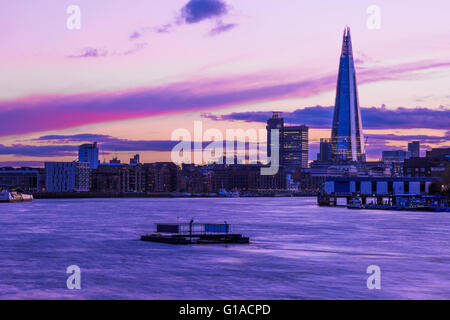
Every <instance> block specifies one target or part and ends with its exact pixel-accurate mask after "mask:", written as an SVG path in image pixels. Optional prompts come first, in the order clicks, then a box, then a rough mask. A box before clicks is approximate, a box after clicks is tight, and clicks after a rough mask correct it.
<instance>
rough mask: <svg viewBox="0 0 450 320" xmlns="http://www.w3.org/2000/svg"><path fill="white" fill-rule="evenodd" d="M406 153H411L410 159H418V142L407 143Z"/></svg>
mask: <svg viewBox="0 0 450 320" xmlns="http://www.w3.org/2000/svg"><path fill="white" fill-rule="evenodd" d="M408 151H409V152H410V153H411V158H419V157H420V141H413V142H410V143H408Z"/></svg>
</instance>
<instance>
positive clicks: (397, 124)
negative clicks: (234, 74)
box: [203, 106, 450, 130]
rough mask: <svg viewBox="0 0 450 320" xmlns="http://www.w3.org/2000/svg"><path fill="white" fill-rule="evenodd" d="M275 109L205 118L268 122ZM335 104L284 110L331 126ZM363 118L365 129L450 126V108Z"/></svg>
mask: <svg viewBox="0 0 450 320" xmlns="http://www.w3.org/2000/svg"><path fill="white" fill-rule="evenodd" d="M271 115H272V114H271V112H235V113H231V114H227V115H222V116H214V115H209V114H204V115H203V116H204V117H205V118H209V119H213V120H217V121H223V120H229V121H236V120H240V121H245V122H266V121H267V119H268V118H270V117H271ZM332 117H333V107H331V106H330V107H322V106H314V107H306V108H304V109H298V110H295V111H293V112H284V113H283V118H284V119H285V122H287V123H291V124H306V125H307V126H309V127H310V128H316V129H328V128H331V122H332ZM361 117H362V122H363V127H364V128H365V129H411V128H428V129H444V130H446V129H449V127H450V126H449V123H450V108H440V109H429V108H413V109H412V108H402V107H400V108H396V109H387V108H386V107H384V106H383V107H381V108H376V107H371V108H361Z"/></svg>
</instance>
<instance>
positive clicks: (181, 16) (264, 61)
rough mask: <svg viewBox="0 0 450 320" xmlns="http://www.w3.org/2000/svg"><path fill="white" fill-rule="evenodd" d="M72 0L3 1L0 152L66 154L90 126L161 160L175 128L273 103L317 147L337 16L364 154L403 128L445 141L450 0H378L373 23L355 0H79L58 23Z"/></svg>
mask: <svg viewBox="0 0 450 320" xmlns="http://www.w3.org/2000/svg"><path fill="white" fill-rule="evenodd" d="M72 4H75V3H74V2H72V1H56V0H52V1H50V0H41V1H39V2H32V3H30V1H25V0H17V1H9V2H2V4H1V5H0V6H1V10H0V37H1V38H2V50H1V51H0V69H1V70H2V77H0V165H1V164H2V163H3V164H11V163H14V162H16V163H17V164H20V163H25V162H28V163H33V161H38V162H39V161H42V157H48V158H49V159H52V160H55V159H58V160H70V159H73V157H74V150H76V145H77V144H78V143H82V142H85V141H92V140H93V139H94V138H95V137H97V140H99V141H100V143H101V145H102V144H103V149H104V150H105V153H106V154H107V157H110V154H109V153H108V150H109V151H111V150H110V149H111V145H108V141H105V139H104V137H105V136H107V137H110V139H116V140H117V141H122V142H123V141H127V142H129V143H130V147H127V148H118V151H117V152H118V155H119V157H121V158H122V159H123V160H127V159H128V158H129V157H130V155H131V154H132V153H134V152H140V153H141V154H142V156H141V158H143V160H144V161H147V162H149V161H156V160H168V159H167V154H168V153H167V151H166V149H170V145H171V144H170V143H169V142H170V141H169V140H170V137H171V133H172V131H173V130H175V129H177V128H187V129H191V128H192V126H193V121H194V120H202V121H204V126H205V127H209V128H218V129H220V130H223V131H224V130H225V129H226V128H243V129H248V128H256V129H259V128H264V123H263V121H264V119H265V118H266V117H267V115H269V114H270V111H272V110H277V111H284V112H285V117H286V119H288V120H289V121H292V122H301V123H305V124H306V125H308V126H310V127H311V130H310V136H311V143H312V150H313V151H312V152H311V154H310V158H311V159H315V154H314V153H315V152H314V148H315V145H317V142H318V140H319V139H320V138H321V137H328V136H329V127H330V126H331V117H330V114H331V108H330V107H328V106H332V105H333V103H334V95H335V86H336V76H337V68H338V63H339V53H340V45H341V39H342V31H343V29H344V27H345V25H350V27H351V28H352V38H353V46H354V52H355V56H356V63H357V78H358V84H359V95H360V103H361V106H362V107H363V109H362V116H363V126H364V128H365V133H366V135H367V136H369V143H368V146H367V149H368V154H369V156H370V157H371V158H372V159H375V158H377V157H379V156H380V151H381V150H383V149H399V148H405V147H406V144H407V142H408V141H409V139H413V138H414V137H417V139H419V138H420V140H422V141H423V142H424V145H425V146H426V147H427V148H430V147H437V146H448V145H449V142H448V139H447V138H448V131H449V130H450V126H449V125H448V123H450V122H449V120H450V119H449V113H450V87H449V85H448V84H449V83H450V40H449V39H450V37H449V36H450V24H449V23H448V12H449V11H450V4H449V3H448V1H439V0H431V1H428V2H423V1H409V2H407V3H406V2H403V3H402V4H400V3H399V1H388V0H380V1H378V2H377V5H378V6H379V8H380V10H381V11H380V12H381V25H380V26H381V28H380V29H377V30H371V29H369V28H368V27H367V20H368V18H369V14H368V13H367V12H366V11H367V8H368V7H369V6H370V5H372V4H373V3H372V2H369V1H360V0H359V1H356V0H344V1H339V2H338V1H331V0H327V1H321V2H320V3H317V2H311V1H291V0H280V1H268V0H258V1H256V0H255V1H237V0H236V1H235V0H190V1H189V0H164V1H163V0H154V1H146V0H134V1H133V2H129V1H124V0H118V1H114V2H111V1H102V0H97V1H95V2H93V1H88V0H78V1H76V4H77V5H78V6H79V8H80V10H81V28H80V29H79V30H69V29H68V28H67V26H66V22H67V19H68V18H69V14H67V13H66V9H67V7H68V6H69V5H72ZM312 106H324V107H312ZM80 134H87V136H85V137H86V140H85V141H81V140H79V139H78V140H73V139H66V140H43V139H39V138H40V137H42V136H49V135H63V136H78V137H80V136H79V135H80ZM389 134H390V135H389ZM102 137H103V138H102ZM109 142H111V141H109ZM131 145H133V146H134V148H135V149H133V150H130V148H131ZM142 149H143V150H142ZM116 150H117V149H116Z"/></svg>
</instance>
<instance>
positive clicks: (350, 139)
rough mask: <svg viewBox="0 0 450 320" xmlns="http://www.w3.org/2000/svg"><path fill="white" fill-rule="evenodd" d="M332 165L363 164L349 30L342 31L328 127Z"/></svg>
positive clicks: (361, 132)
mask: <svg viewBox="0 0 450 320" xmlns="http://www.w3.org/2000/svg"><path fill="white" fill-rule="evenodd" d="M331 141H332V151H333V160H334V161H365V160H366V157H365V148H364V137H363V128H362V122H361V111H360V107H359V101H358V89H357V83H356V73H355V64H354V61H353V49H352V40H351V35H350V28H349V27H347V28H346V29H345V31H344V38H343V42H342V52H341V58H340V64H339V75H338V82H337V89H336V103H335V107H334V115H333V126H332V134H331Z"/></svg>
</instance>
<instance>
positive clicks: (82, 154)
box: [78, 142, 99, 169]
mask: <svg viewBox="0 0 450 320" xmlns="http://www.w3.org/2000/svg"><path fill="white" fill-rule="evenodd" d="M78 161H80V162H87V163H89V167H90V168H91V169H97V168H98V164H99V162H98V147H97V142H94V143H92V144H90V143H87V144H83V145H81V146H79V147H78Z"/></svg>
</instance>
